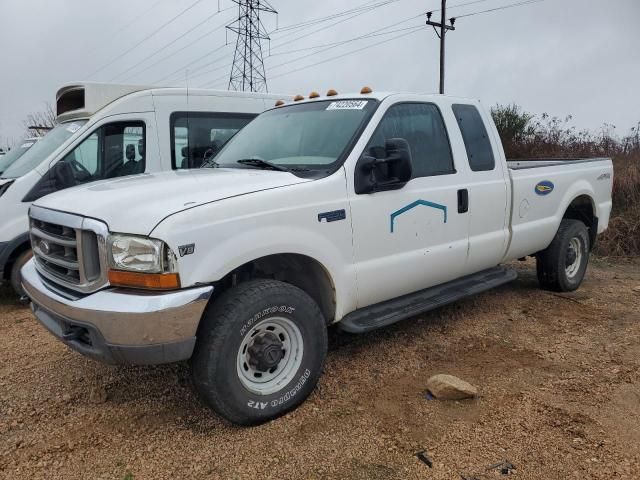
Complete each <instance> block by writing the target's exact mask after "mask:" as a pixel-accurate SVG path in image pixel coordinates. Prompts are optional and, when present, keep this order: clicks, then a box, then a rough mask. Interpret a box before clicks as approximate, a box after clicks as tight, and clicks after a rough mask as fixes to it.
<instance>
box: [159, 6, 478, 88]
mask: <svg viewBox="0 0 640 480" xmlns="http://www.w3.org/2000/svg"><path fill="white" fill-rule="evenodd" d="M374 1H375V0H374ZM396 1H399V0H384V1H383V2H378V4H376V5H367V4H369V3H372V2H371V1H369V2H367V4H365V5H361V6H359V7H356V8H352V9H349V10H345V11H342V12H338V13H335V14H332V15H328V16H326V17H321V18H317V19H314V20H309V21H305V22H301V23H298V24H294V25H289V26H288V27H285V28H287V29H292V28H300V27H302V26H308V25H310V24H311V23H312V22H313V23H314V24H317V23H321V22H323V21H328V20H332V19H334V18H336V17H340V16H344V15H345V14H349V13H353V12H354V11H355V10H358V11H359V10H361V9H366V11H364V12H361V13H366V12H369V11H371V10H374V9H375V8H378V7H379V6H382V5H383V4H384V5H386V4H389V3H393V2H396ZM481 1H487V0H481ZM361 13H358V12H356V13H355V14H354V15H352V16H350V17H348V18H346V19H342V20H339V21H338V22H335V23H333V24H331V25H327V26H325V27H322V28H320V29H317V30H314V31H312V32H307V33H306V34H304V35H302V36H300V37H298V38H296V39H294V40H290V41H288V42H287V44H289V43H291V42H293V41H297V40H300V39H302V38H305V37H308V36H310V35H313V34H315V33H318V32H320V31H322V30H326V29H327V28H331V27H333V26H335V25H338V24H340V23H343V22H345V21H347V20H350V19H352V18H355V17H357V16H359V15H360V14H361ZM278 32H279V30H276V31H274V32H273V34H274V35H276V34H278ZM210 33H213V32H210ZM291 33H293V34H295V33H296V32H290V33H289V34H287V35H284V36H282V37H279V38H278V39H277V40H276V42H275V43H277V44H278V43H279V42H280V41H281V40H282V39H284V38H286V37H289V36H291ZM200 38H202V37H200ZM193 43H195V42H193ZM220 48H222V47H218V48H216V50H215V51H218V50H220ZM210 53H211V52H209V53H206V54H205V55H202V56H201V57H198V58H197V59H195V60H193V61H191V62H189V63H188V64H186V65H184V66H183V67H181V68H179V69H177V70H175V71H174V72H172V73H170V74H169V75H166V76H164V77H163V78H162V79H160V80H158V81H156V82H153V83H155V84H157V83H160V82H163V81H165V80H167V79H169V78H171V77H173V76H174V75H176V74H177V73H179V72H182V71H184V70H185V69H186V68H188V67H190V66H191V65H193V64H195V63H197V62H198V61H200V60H202V59H203V58H206V57H208V56H209V55H210ZM166 58H168V57H166ZM157 63H159V62H156V64H157ZM214 63H217V61H214V62H210V63H207V64H204V65H201V66H200V67H198V68H197V70H199V69H202V68H204V67H207V66H210V65H212V64H214ZM215 70H217V69H214V70H209V71H207V72H203V73H202V74H199V75H196V77H197V76H200V75H203V74H206V73H211V71H215ZM190 78H194V77H190Z"/></svg>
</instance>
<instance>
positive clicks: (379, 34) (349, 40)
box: [270, 25, 419, 57]
mask: <svg viewBox="0 0 640 480" xmlns="http://www.w3.org/2000/svg"><path fill="white" fill-rule="evenodd" d="M417 26H419V25H412V26H411V27H404V28H399V29H397V30H390V31H388V32H380V33H367V34H365V35H361V36H359V37H354V38H350V39H347V40H341V41H339V42H331V43H324V44H321V45H313V46H311V47H305V48H297V49H295V50H288V51H286V52H278V53H273V54H271V55H270V57H277V56H278V55H288V54H290V53H298V52H305V51H307V50H315V49H316V48H323V47H333V46H336V47H338V46H340V45H344V44H346V43H351V42H353V41H356V40H362V39H365V38H372V37H380V36H383V35H390V34H392V33H397V32H404V31H406V30H410V29H412V28H416V27H417ZM316 53H317V52H314V53H313V55H315V54H316Z"/></svg>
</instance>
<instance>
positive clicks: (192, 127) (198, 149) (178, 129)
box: [170, 112, 256, 170]
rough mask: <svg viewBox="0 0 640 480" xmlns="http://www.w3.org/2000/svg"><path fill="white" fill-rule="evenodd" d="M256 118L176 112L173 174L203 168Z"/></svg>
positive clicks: (172, 115) (172, 162)
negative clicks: (176, 171)
mask: <svg viewBox="0 0 640 480" xmlns="http://www.w3.org/2000/svg"><path fill="white" fill-rule="evenodd" d="M255 117H256V115H252V114H237V113H206V112H174V113H172V114H171V120H170V123H171V165H172V167H173V169H174V170H176V169H188V168H200V167H201V166H202V164H203V163H204V162H205V161H207V160H210V159H212V158H213V157H215V156H216V155H217V154H218V152H219V151H220V150H221V149H222V147H223V146H224V144H225V143H227V142H228V141H229V140H230V139H231V137H233V136H234V135H235V134H236V133H237V132H238V130H240V129H241V128H242V127H244V126H245V125H246V124H247V123H249V122H250V121H251V120H253V118H255Z"/></svg>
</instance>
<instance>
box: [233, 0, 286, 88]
mask: <svg viewBox="0 0 640 480" xmlns="http://www.w3.org/2000/svg"><path fill="white" fill-rule="evenodd" d="M233 1H234V2H235V3H237V4H238V19H237V20H236V21H235V22H233V24H231V25H228V26H227V28H228V29H229V30H231V31H232V32H235V33H236V34H237V35H238V39H237V41H236V51H235V53H234V55H233V65H232V66H231V75H230V76H229V90H236V91H237V90H241V91H247V90H248V91H250V92H266V91H267V76H266V73H265V71H264V62H263V60H262V44H261V42H262V40H270V39H269V34H268V33H267V31H266V29H265V28H264V25H263V24H262V22H261V21H260V13H261V12H267V13H276V14H277V13H278V12H276V11H275V10H274V8H273V7H272V6H271V5H269V3H268V2H267V1H266V0H233Z"/></svg>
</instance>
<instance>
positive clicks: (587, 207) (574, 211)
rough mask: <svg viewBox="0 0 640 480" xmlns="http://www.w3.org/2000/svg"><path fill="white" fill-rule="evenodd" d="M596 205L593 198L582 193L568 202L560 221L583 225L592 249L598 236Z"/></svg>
mask: <svg viewBox="0 0 640 480" xmlns="http://www.w3.org/2000/svg"><path fill="white" fill-rule="evenodd" d="M596 208H597V207H596V204H595V201H594V199H593V197H592V196H591V195H589V194H587V193H582V194H580V195H577V196H576V197H574V198H573V200H571V202H569V205H567V207H566V209H565V211H564V215H563V216H562V219H573V220H579V221H581V222H582V223H584V224H585V225H586V227H587V230H588V231H589V245H590V248H593V246H594V244H595V241H596V236H597V234H598V217H597V214H596Z"/></svg>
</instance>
